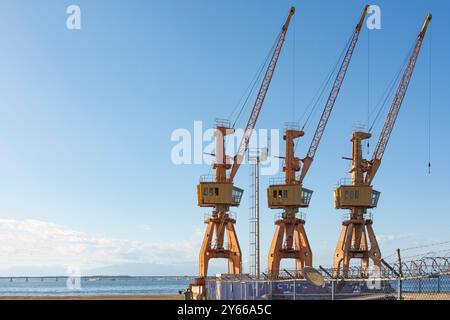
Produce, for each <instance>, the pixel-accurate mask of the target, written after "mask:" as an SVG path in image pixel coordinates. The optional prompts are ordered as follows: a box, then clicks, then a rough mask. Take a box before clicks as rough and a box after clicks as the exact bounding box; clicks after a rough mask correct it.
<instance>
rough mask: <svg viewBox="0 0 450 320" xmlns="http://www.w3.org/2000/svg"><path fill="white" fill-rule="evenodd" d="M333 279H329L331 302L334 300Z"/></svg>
mask: <svg viewBox="0 0 450 320" xmlns="http://www.w3.org/2000/svg"><path fill="white" fill-rule="evenodd" d="M334 282H335V281H334V279H331V300H334V290H335V285H334Z"/></svg>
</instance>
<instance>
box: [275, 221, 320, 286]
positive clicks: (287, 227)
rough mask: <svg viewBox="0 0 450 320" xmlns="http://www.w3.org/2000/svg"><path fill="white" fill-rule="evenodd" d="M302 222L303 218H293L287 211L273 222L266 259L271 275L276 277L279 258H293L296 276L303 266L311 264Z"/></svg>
mask: <svg viewBox="0 0 450 320" xmlns="http://www.w3.org/2000/svg"><path fill="white" fill-rule="evenodd" d="M304 224H305V221H304V220H302V219H298V218H295V214H294V215H292V214H290V213H287V212H286V213H285V214H284V216H283V218H281V219H279V220H277V221H276V222H275V225H276V227H275V234H274V237H273V240H272V245H271V246H270V251H269V259H268V262H269V274H270V276H271V277H273V278H277V277H278V275H279V273H280V263H281V259H286V258H290V259H295V263H296V266H297V273H298V274H297V275H298V276H300V275H301V271H302V270H303V267H305V266H312V251H311V247H310V245H309V241H308V237H307V236H306V231H305V228H304ZM283 240H285V241H283ZM283 245H284V246H283ZM294 246H295V247H294Z"/></svg>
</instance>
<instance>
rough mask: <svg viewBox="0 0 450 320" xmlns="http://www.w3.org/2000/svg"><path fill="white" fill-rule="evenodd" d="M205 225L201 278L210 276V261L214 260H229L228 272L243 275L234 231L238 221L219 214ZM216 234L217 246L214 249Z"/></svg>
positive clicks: (214, 215)
mask: <svg viewBox="0 0 450 320" xmlns="http://www.w3.org/2000/svg"><path fill="white" fill-rule="evenodd" d="M205 223H206V224H207V227H206V231H205V236H204V238H203V243H202V247H201V250H200V257H199V258H200V260H199V267H200V270H199V271H200V272H199V278H205V277H206V276H207V275H208V263H209V260H210V259H214V258H225V259H228V272H229V273H233V274H238V273H241V267H242V254H241V248H240V246H239V241H238V239H237V236H236V231H235V229H234V224H235V223H236V220H234V219H232V218H230V217H229V216H228V214H227V213H226V212H218V213H213V215H212V217H210V218H207V219H206V220H205ZM214 231H215V232H214ZM225 233H226V234H227V242H228V243H227V248H225V247H224V235H225ZM214 234H215V246H214V247H213V245H212V241H213V235H214Z"/></svg>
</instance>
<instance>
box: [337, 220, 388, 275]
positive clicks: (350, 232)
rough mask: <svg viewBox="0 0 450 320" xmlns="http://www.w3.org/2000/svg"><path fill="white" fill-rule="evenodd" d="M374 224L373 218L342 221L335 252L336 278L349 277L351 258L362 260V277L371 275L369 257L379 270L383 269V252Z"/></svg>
mask: <svg viewBox="0 0 450 320" xmlns="http://www.w3.org/2000/svg"><path fill="white" fill-rule="evenodd" d="M372 224H373V222H372V220H370V219H364V218H362V219H352V220H347V221H344V222H343V223H342V226H343V227H342V231H341V235H340V237H339V242H338V245H337V247H336V250H335V252H334V263H333V270H334V271H333V272H334V274H333V276H334V277H335V278H337V277H340V276H343V277H344V278H348V276H349V266H350V260H351V259H360V260H361V269H360V270H361V271H360V274H359V276H360V277H363V278H367V277H368V276H369V259H371V260H372V261H373V263H374V266H375V267H377V268H379V269H378V270H381V252H380V248H379V246H378V242H377V238H376V237H375V233H374V231H373V228H372ZM367 238H368V239H367ZM367 240H369V242H368V241H367ZM341 264H342V275H341Z"/></svg>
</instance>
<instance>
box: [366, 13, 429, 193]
mask: <svg viewBox="0 0 450 320" xmlns="http://www.w3.org/2000/svg"><path fill="white" fill-rule="evenodd" d="M431 19H432V15H431V14H428V15H427V17H426V19H425V22H424V23H423V26H422V29H421V30H420V33H419V35H418V36H417V40H416V43H415V46H414V49H413V51H412V53H411V56H410V58H409V61H408V65H407V66H406V68H405V71H404V72H403V76H402V79H401V80H400V83H399V85H398V88H397V92H396V93H395V96H394V99H393V101H392V104H391V108H390V109H389V113H388V115H387V117H386V121H385V122H384V126H383V129H382V131H381V133H380V136H379V138H378V142H377V145H376V146H375V149H374V152H373V154H372V159H371V160H370V161H369V168H368V171H367V173H366V176H365V179H364V180H365V183H366V184H367V185H370V184H371V183H372V180H373V178H374V177H375V174H376V173H377V171H378V168H379V166H380V164H381V159H382V158H383V155H384V151H385V150H386V146H387V143H388V141H389V137H390V136H391V133H392V129H393V128H394V124H395V120H396V119H397V115H398V112H399V111H400V107H401V105H402V102H403V98H404V97H405V94H406V91H407V90H408V86H409V82H410V80H411V76H412V74H413V71H414V67H415V65H416V61H417V58H418V57H419V53H420V49H421V47H422V43H423V39H424V38H425V32H426V31H427V28H428V24H429V23H430V21H431Z"/></svg>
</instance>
